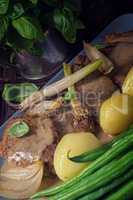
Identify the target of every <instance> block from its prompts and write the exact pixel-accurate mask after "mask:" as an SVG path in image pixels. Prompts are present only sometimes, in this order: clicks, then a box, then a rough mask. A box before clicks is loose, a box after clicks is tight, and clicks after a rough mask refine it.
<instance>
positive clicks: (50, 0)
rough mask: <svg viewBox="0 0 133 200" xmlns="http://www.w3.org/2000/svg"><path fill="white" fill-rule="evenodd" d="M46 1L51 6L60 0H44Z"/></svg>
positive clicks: (57, 3)
mask: <svg viewBox="0 0 133 200" xmlns="http://www.w3.org/2000/svg"><path fill="white" fill-rule="evenodd" d="M43 2H44V3H46V4H47V5H49V6H56V5H59V1H58V0H43Z"/></svg>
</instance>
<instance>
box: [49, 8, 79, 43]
mask: <svg viewBox="0 0 133 200" xmlns="http://www.w3.org/2000/svg"><path fill="white" fill-rule="evenodd" d="M53 18H54V23H55V27H56V28H57V30H59V31H60V32H61V33H62V34H63V36H64V38H65V39H66V40H67V41H68V42H70V43H74V42H75V41H76V30H77V28H76V26H75V19H74V15H73V12H72V11H71V10H70V9H68V8H63V9H62V8H61V9H56V10H55V11H54V16H53Z"/></svg>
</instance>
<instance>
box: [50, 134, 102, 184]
mask: <svg viewBox="0 0 133 200" xmlns="http://www.w3.org/2000/svg"><path fill="white" fill-rule="evenodd" d="M100 145H101V143H100V141H99V140H98V139H97V138H96V137H95V135H93V134H92V133H70V134H67V135H65V136H63V138H62V139H61V141H60V142H59V144H58V145H57V147H56V150H55V154H54V168H55V171H56V174H57V176H58V177H59V178H60V179H61V180H63V181H66V180H68V179H70V178H72V177H74V176H76V175H77V174H78V173H79V172H81V171H82V170H83V169H84V168H85V167H86V166H87V165H88V163H75V162H72V161H70V160H69V159H68V153H69V156H70V157H73V156H77V155H80V154H82V153H84V152H86V151H89V150H92V149H95V148H97V147H99V146H100Z"/></svg>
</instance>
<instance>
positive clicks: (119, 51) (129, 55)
mask: <svg viewBox="0 0 133 200" xmlns="http://www.w3.org/2000/svg"><path fill="white" fill-rule="evenodd" d="M110 58H111V60H112V61H113V62H114V64H115V65H116V66H119V67H121V68H122V67H125V68H126V67H130V66H131V65H133V43H119V44H117V45H116V46H115V47H114V48H113V50H112V52H111V54H110Z"/></svg>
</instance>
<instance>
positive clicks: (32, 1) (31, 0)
mask: <svg viewBox="0 0 133 200" xmlns="http://www.w3.org/2000/svg"><path fill="white" fill-rule="evenodd" d="M29 1H30V2H31V3H33V4H37V3H38V0H29Z"/></svg>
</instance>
